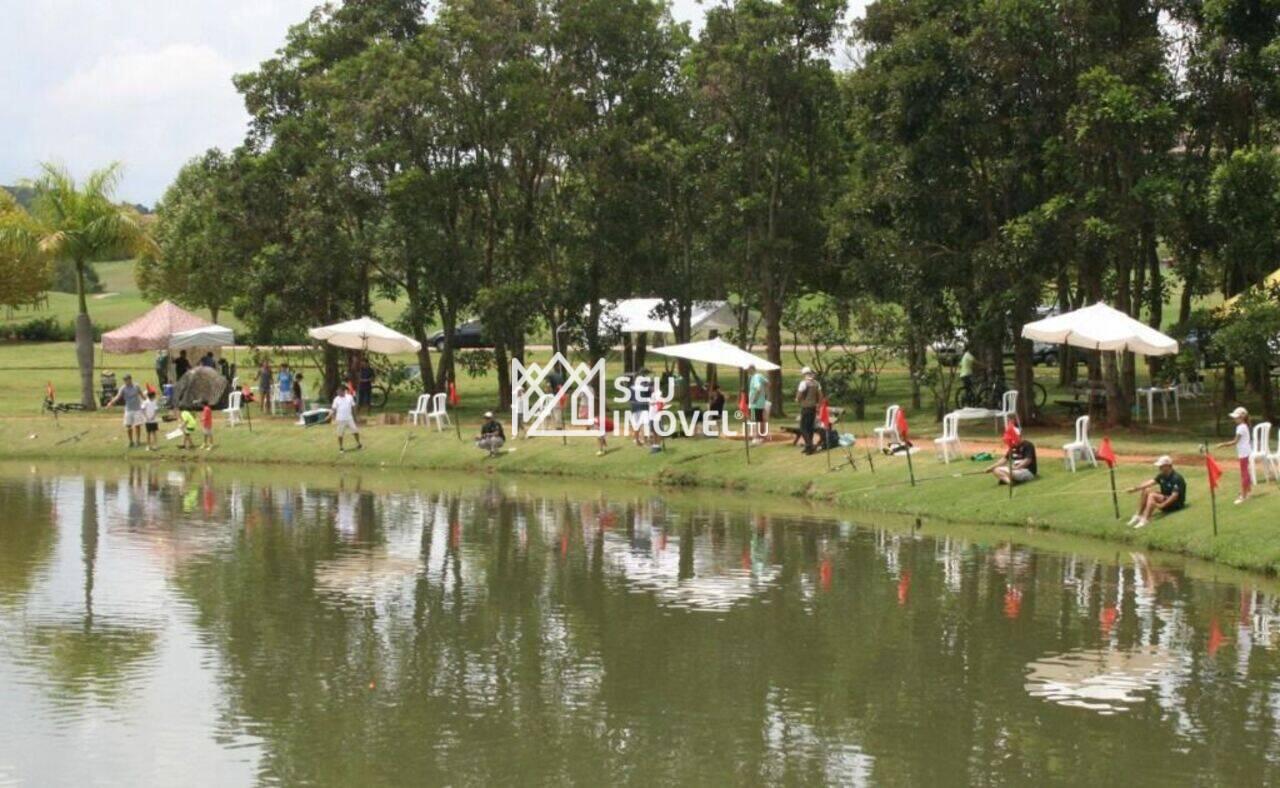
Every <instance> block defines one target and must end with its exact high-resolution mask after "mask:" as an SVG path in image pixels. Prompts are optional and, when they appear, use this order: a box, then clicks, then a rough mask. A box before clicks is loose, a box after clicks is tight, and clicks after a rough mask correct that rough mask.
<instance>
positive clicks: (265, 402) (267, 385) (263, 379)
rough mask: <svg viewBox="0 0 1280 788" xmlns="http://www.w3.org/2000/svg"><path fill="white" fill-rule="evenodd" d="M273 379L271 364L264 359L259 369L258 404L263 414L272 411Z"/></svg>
mask: <svg viewBox="0 0 1280 788" xmlns="http://www.w3.org/2000/svg"><path fill="white" fill-rule="evenodd" d="M271 378H272V375H271V363H270V362H268V361H267V360H266V359H263V360H262V365H261V366H259V367H258V403H259V406H260V407H261V408H262V412H263V413H266V412H267V411H269V410H271V384H272V380H271Z"/></svg>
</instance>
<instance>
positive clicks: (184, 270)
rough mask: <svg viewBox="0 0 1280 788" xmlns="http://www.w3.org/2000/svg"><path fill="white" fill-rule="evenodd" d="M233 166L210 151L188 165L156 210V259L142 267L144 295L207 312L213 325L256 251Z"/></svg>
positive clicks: (143, 262)
mask: <svg viewBox="0 0 1280 788" xmlns="http://www.w3.org/2000/svg"><path fill="white" fill-rule="evenodd" d="M233 166H234V165H233V161H232V160H231V159H230V158H228V157H227V156H226V155H225V154H223V153H222V152H221V151H219V150H216V149H215V150H210V151H208V152H207V153H205V155H204V156H201V157H200V158H198V159H195V160H193V161H191V162H189V163H187V164H186V165H185V166H184V167H183V168H182V169H181V170H179V171H178V177H177V178H175V179H174V182H173V183H172V184H171V185H170V186H169V188H168V189H166V190H165V194H164V198H163V199H162V200H161V201H160V203H159V204H158V205H157V206H156V215H157V221H156V225H155V230H154V235H155V239H156V243H157V244H158V245H159V247H160V255H159V256H158V257H152V258H145V259H143V260H141V261H139V264H138V267H137V269H136V272H135V275H136V276H137V279H138V285H139V287H140V288H141V290H142V292H143V294H144V295H146V296H147V297H148V298H150V299H151V300H153V301H158V300H160V299H162V298H167V299H170V300H172V301H174V302H176V303H178V304H181V305H183V306H187V307H193V308H203V309H208V310H209V313H210V315H211V316H212V317H213V321H214V322H215V323H216V322H218V314H219V313H220V312H221V311H222V309H223V308H224V307H226V306H228V305H229V304H230V303H231V302H232V300H233V298H234V297H235V294H236V293H237V292H238V291H239V290H240V289H241V284H242V279H243V273H244V271H246V270H247V269H248V267H249V264H250V263H251V261H252V256H253V252H254V251H255V250H254V248H253V246H252V244H253V241H254V238H253V235H252V234H251V233H249V232H247V227H246V224H247V223H248V222H247V221H246V220H245V219H244V217H243V211H244V209H245V207H246V205H245V202H244V199H243V195H242V194H240V193H239V191H238V190H237V189H236V188H235V173H234V172H233Z"/></svg>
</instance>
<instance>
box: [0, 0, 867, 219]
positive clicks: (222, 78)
mask: <svg viewBox="0 0 1280 788" xmlns="http://www.w3.org/2000/svg"><path fill="white" fill-rule="evenodd" d="M316 4H317V0H0V19H3V20H4V24H3V25H0V96H3V97H4V101H2V102H0V184H12V183H16V182H17V181H20V180H22V179H23V178H29V177H32V176H34V175H35V174H36V168H37V166H38V164H39V162H42V161H55V162H59V163H61V164H64V165H66V166H67V167H69V168H70V169H71V171H72V173H73V174H75V175H76V176H77V177H82V176H83V175H85V174H86V173H88V172H89V171H91V170H92V169H94V168H96V167H101V166H103V165H105V164H108V163H110V162H113V161H118V162H120V163H121V164H122V165H123V167H124V175H123V179H122V182H121V186H120V189H119V192H118V195H117V196H118V197H120V199H122V200H127V201H129V202H138V203H143V204H145V205H152V204H154V203H155V201H156V200H157V199H159V198H160V196H161V195H162V194H163V193H164V189H165V187H166V186H168V184H169V182H170V181H171V180H172V179H173V176H174V175H175V174H176V173H177V171H178V168H179V167H181V166H182V164H183V163H184V162H186V161H187V160H189V159H191V158H193V157H195V156H198V155H199V154H201V153H202V152H203V151H205V150H207V149H208V148H211V147H220V148H224V149H229V148H232V147H235V146H236V145H237V144H239V143H240V141H241V140H242V139H243V137H244V131H245V124H246V121H247V115H246V113H245V111H244V105H243V104H242V103H241V101H240V96H239V94H238V93H236V91H235V88H234V87H233V86H232V84H231V76H232V75H233V74H237V73H241V72H244V71H249V70H251V69H252V68H253V67H254V66H256V65H257V64H258V63H259V62H261V61H262V60H264V59H266V58H267V57H270V56H271V54H272V53H273V52H274V51H275V50H276V48H277V47H279V46H280V45H281V44H282V43H283V41H284V36H285V32H286V30H287V29H288V27H289V26H290V25H292V24H294V23H297V22H299V21H301V20H302V19H304V18H305V17H306V15H307V14H308V13H309V12H310V11H311V9H312V7H314V6H315V5H316ZM853 5H856V6H859V7H860V6H861V5H863V3H861V2H854V3H853ZM702 8H703V7H702V6H701V5H700V4H699V3H698V1H697V0H673V14H674V16H675V17H676V18H677V19H679V20H682V21H690V22H692V23H693V24H694V26H695V28H696V27H697V25H698V23H699V21H700V20H701V17H702V13H703V10H702Z"/></svg>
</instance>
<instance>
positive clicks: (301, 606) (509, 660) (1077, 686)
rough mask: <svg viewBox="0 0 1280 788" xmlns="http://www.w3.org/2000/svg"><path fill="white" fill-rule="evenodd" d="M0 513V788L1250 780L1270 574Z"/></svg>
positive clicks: (527, 521) (440, 523) (653, 525)
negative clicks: (1264, 576)
mask: <svg viewBox="0 0 1280 788" xmlns="http://www.w3.org/2000/svg"><path fill="white" fill-rule="evenodd" d="M0 512H2V513H3V515H2V516H0V785H9V784H18V785H33V786H46V785H85V784H119V785H165V786H170V785H190V784H200V785H211V784H218V785H242V784H258V783H263V784H306V783H318V784H334V785H378V784H440V783H450V784H504V783H521V784H528V783H563V782H576V783H582V784H588V785H600V784H604V783H616V782H628V783H634V784H645V785H648V784H654V783H667V782H671V783H683V784H722V783H825V782H838V783H850V784H861V783H872V784H914V785H944V784H957V783H970V784H983V785H1002V784H1018V785H1026V784H1048V783H1074V784H1090V785H1108V784H1117V783H1124V784H1129V785H1143V784H1152V785H1157V784H1160V785H1168V784H1173V783H1177V784H1188V783H1200V784H1231V785H1261V784H1264V783H1267V782H1271V781H1274V780H1275V779H1276V778H1277V777H1280V766H1278V763H1280V735H1278V734H1280V730H1278V723H1280V659H1278V658H1277V656H1278V648H1280V631H1277V627H1278V626H1280V619H1277V617H1276V616H1277V609H1278V602H1277V596H1276V591H1277V589H1276V586H1275V584H1274V581H1271V580H1267V579H1261V578H1252V577H1250V576H1247V575H1239V574H1234V573H1229V572H1226V571H1218V570H1215V569H1213V568H1212V567H1207V566H1205V565H1197V564H1186V563H1183V562H1178V561H1176V560H1172V559H1162V558H1158V557H1149V556H1144V555H1142V554H1138V553H1131V552H1128V551H1127V550H1124V549H1123V548H1117V547H1115V546H1112V545H1104V544H1098V543H1090V542H1070V541H1062V540H1056V541H1055V540H1054V539H1053V537H1043V536H1042V537H1037V536H1035V535H1029V536H1026V537H1024V535H1023V534H1020V533H1019V532H1017V531H1015V530H1012V529H997V528H990V529H983V528H958V527H943V526H936V527H935V526H931V525H929V524H927V523H926V524H924V527H923V528H921V529H917V528H916V527H915V525H914V524H913V523H908V522H903V523H897V522H885V523H880V524H877V523H876V521H875V520H858V519H857V518H853V519H845V518H842V516H841V514H840V513H839V512H836V511H834V510H825V511H824V510H820V509H813V510H807V509H805V508H804V507H803V506H802V505H801V504H799V503H797V502H790V501H777V502H760V501H748V500H742V499H741V498H739V497H738V496H735V495H733V494H730V493H721V494H718V495H709V494H701V495H699V496H696V497H686V496H682V495H676V494H670V495H668V494H664V493H662V492H659V491H656V490H649V489H635V488H617V489H614V488H609V489H605V490H601V489H600V488H598V487H595V486H590V485H580V486H577V487H572V486H563V485H560V484H557V485H556V486H548V485H547V484H546V483H540V482H538V481H536V480H528V479H520V480H508V479H485V478H462V479H451V478H426V477H425V476H419V477H411V476H403V477H401V476H393V475H390V474H377V473H367V474H365V475H364V476H363V477H361V476H359V475H355V474H349V475H346V476H345V477H343V476H338V475H335V474H332V473H329V472H323V473H320V472H318V473H317V474H316V475H315V478H310V477H309V476H308V474H306V473H302V472H298V471H287V472H281V471H255V470H251V469H250V470H234V471H232V470H224V469H218V470H216V471H212V472H209V471H205V470H203V469H200V468H198V467H194V466H193V467H191V468H186V469H182V468H176V467H172V466H161V465H153V466H142V467H129V466H121V467H119V468H114V469H106V470H103V469H101V468H99V469H92V470H90V469H77V468H73V467H69V466H53V465H50V466H42V467H38V468H36V467H28V466H21V467H7V466H0ZM1024 538H1029V539H1031V542H1030V543H1026V542H1023V541H1021V540H1023V539H1024ZM1011 540H1019V541H1011Z"/></svg>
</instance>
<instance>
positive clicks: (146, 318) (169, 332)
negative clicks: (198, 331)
mask: <svg viewBox="0 0 1280 788" xmlns="http://www.w3.org/2000/svg"><path fill="white" fill-rule="evenodd" d="M209 325H213V324H212V323H210V322H209V321H208V320H205V319H204V318H203V317H200V316H199V315H193V314H191V313H190V312H188V311H187V310H185V309H183V308H182V307H180V306H177V305H175V304H171V303H169V302H168V301H162V302H160V303H159V304H156V306H155V307H154V308H153V309H152V310H151V311H150V312H148V313H146V314H145V315H143V316H142V317H139V318H137V319H136V320H132V321H130V322H128V323H126V324H125V325H123V326H120V327H119V328H117V329H116V330H115V331H108V332H107V333H105V334H103V335H102V352H104V353H137V352H139V351H143V350H164V349H166V348H168V347H169V337H171V336H173V335H174V334H176V333H178V332H179V331H190V330H191V329H193V328H204V327H205V326H209Z"/></svg>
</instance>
